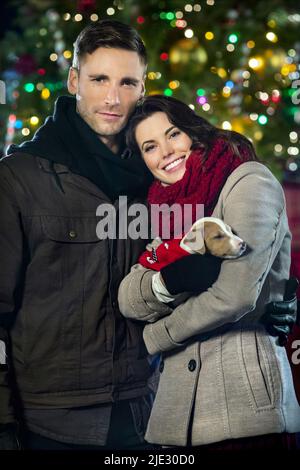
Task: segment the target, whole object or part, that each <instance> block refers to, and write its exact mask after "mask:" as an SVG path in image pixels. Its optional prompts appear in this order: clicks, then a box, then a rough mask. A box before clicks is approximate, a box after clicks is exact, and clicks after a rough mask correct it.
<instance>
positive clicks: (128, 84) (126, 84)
mask: <svg viewBox="0 0 300 470" xmlns="http://www.w3.org/2000/svg"><path fill="white" fill-rule="evenodd" d="M123 85H124V86H128V87H136V83H135V82H131V81H130V80H126V81H125V82H123Z"/></svg>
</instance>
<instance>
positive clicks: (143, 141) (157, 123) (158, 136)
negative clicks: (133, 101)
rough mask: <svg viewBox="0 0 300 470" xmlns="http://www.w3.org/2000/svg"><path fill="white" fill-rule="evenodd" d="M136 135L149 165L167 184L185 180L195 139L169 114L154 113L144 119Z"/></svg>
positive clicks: (158, 177)
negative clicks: (175, 122)
mask: <svg viewBox="0 0 300 470" xmlns="http://www.w3.org/2000/svg"><path fill="white" fill-rule="evenodd" d="M135 137H136V141H137V144H138V146H139V148H140V151H141V154H142V156H143V159H144V161H145V163H146V165H147V167H148V168H149V170H150V171H151V173H152V174H153V176H154V177H155V178H156V179H158V180H160V181H161V183H162V184H163V186H167V185H169V184H174V183H176V181H179V180H181V178H182V177H183V175H184V173H185V165H186V161H187V159H188V158H189V156H190V153H191V151H190V148H191V145H192V139H191V138H190V137H189V136H188V135H187V134H186V133H185V132H183V131H181V130H180V129H178V127H176V126H174V124H172V123H171V122H170V121H169V119H168V116H167V115H166V114H165V113H163V112H157V113H154V114H152V116H150V117H148V118H146V119H145V120H144V121H142V122H140V123H139V124H138V126H137V128H136V131H135Z"/></svg>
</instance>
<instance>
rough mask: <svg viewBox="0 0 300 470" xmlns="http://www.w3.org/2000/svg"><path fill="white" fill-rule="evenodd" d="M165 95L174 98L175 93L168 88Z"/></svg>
mask: <svg viewBox="0 0 300 470" xmlns="http://www.w3.org/2000/svg"><path fill="white" fill-rule="evenodd" d="M164 95H166V96H172V95H173V91H172V90H171V89H170V88H166V89H165V90H164Z"/></svg>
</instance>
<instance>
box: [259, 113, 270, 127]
mask: <svg viewBox="0 0 300 470" xmlns="http://www.w3.org/2000/svg"><path fill="white" fill-rule="evenodd" d="M257 120H258V122H259V124H261V125H262V126H264V125H265V124H267V122H268V118H267V116H265V115H264V114H261V115H260V116H258V119H257Z"/></svg>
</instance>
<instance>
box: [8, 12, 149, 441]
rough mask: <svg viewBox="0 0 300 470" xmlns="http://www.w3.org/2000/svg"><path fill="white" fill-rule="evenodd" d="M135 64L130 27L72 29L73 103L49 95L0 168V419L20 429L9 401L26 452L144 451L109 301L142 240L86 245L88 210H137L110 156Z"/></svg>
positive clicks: (121, 164) (142, 381) (136, 362)
mask: <svg viewBox="0 0 300 470" xmlns="http://www.w3.org/2000/svg"><path fill="white" fill-rule="evenodd" d="M146 63H147V58H146V51H145V47H144V45H143V43H142V40H141V39H140V37H139V36H138V34H137V33H136V31H135V30H133V29H132V28H131V27H130V26H127V25H124V24H121V23H118V22H114V21H102V22H99V23H98V24H93V25H91V26H88V27H87V28H85V29H84V30H83V31H82V32H81V34H80V35H79V37H78V38H77V40H76V43H75V48H74V59H73V66H72V67H71V69H70V73H69V78H68V90H69V92H70V93H71V94H72V95H75V96H76V99H75V98H72V97H62V98H59V99H58V101H57V103H56V108H55V111H54V115H53V118H49V119H48V120H47V122H46V123H45V124H44V126H43V127H41V128H40V129H39V130H38V132H37V133H36V135H35V136H34V139H33V140H32V141H30V142H25V143H24V144H23V145H21V146H20V147H14V148H13V149H11V150H10V151H9V153H11V155H10V156H9V158H6V159H4V160H3V161H2V162H1V183H0V184H1V221H2V222H1V226H2V228H1V259H2V262H3V261H4V262H3V265H2V266H5V269H3V270H2V272H1V294H0V295H1V301H0V302H1V313H2V322H1V324H2V325H3V324H5V323H6V326H7V327H9V328H10V335H9V336H10V338H11V343H10V342H9V340H8V335H7V333H5V334H4V331H5V330H4V328H2V337H1V339H2V341H3V340H4V342H5V344H6V349H7V351H6V354H7V355H8V356H9V348H10V347H11V348H12V351H13V354H12V356H13V360H12V361H11V363H9V364H8V365H5V364H3V365H2V369H3V370H2V377H1V388H0V390H1V392H0V393H1V398H0V422H1V423H3V424H6V423H12V422H14V421H15V419H16V418H17V419H20V417H19V416H15V413H16V411H15V410H16V405H17V404H16V403H12V398H14V399H15V398H16V396H17V394H20V402H21V410H19V411H21V412H22V415H23V416H22V417H21V418H22V421H23V422H25V424H26V427H25V433H24V438H25V446H26V447H28V448H49V449H52V448H53V449H55V448H72V445H73V446H76V447H77V448H78V447H79V446H93V447H99V448H101V447H102V446H105V445H106V446H108V447H115V448H129V449H131V448H140V447H143V446H144V443H143V442H144V441H143V435H144V430H145V425H146V422H147V419H148V416H149V412H150V408H151V400H152V396H151V390H150V388H149V387H148V380H149V378H150V376H151V369H150V367H149V361H148V359H147V352H146V349H145V347H144V344H143V341H142V328H141V327H140V325H138V324H135V323H134V322H128V321H126V320H124V318H123V317H122V316H121V314H120V313H119V311H118V307H117V302H116V299H117V290H118V285H119V283H120V281H121V279H122V278H123V277H124V275H125V274H126V273H127V272H128V271H129V269H130V267H131V265H132V264H133V263H134V262H135V261H136V260H137V258H138V256H139V254H140V253H141V251H142V250H143V248H144V244H145V241H143V240H122V239H118V238H117V239H115V240H113V239H106V240H99V239H98V238H97V235H96V224H97V222H98V221H99V220H98V219H97V218H96V209H97V207H98V206H99V205H101V204H104V203H105V204H108V203H111V204H114V207H115V209H116V210H118V196H119V195H126V196H127V197H128V201H129V202H128V205H130V203H131V204H132V203H134V202H137V201H138V200H140V199H141V198H143V197H144V196H145V192H146V190H147V187H148V186H149V183H150V181H151V177H150V174H148V172H147V171H146V168H145V167H144V165H143V163H142V161H141V160H140V159H139V158H136V157H135V156H133V157H132V158H130V159H126V158H124V157H126V152H125V144H124V137H123V133H122V132H121V131H122V130H123V129H124V127H125V126H126V123H127V121H128V118H129V116H130V114H131V113H132V111H133V109H134V107H135V105H136V103H137V101H138V100H139V99H140V98H142V97H143V95H144V93H145V85H144V80H145V72H146ZM5 227H6V228H5ZM15 313H17V315H15ZM2 344H3V342H2ZM6 368H7V369H8V370H6ZM10 380H11V381H12V382H16V390H14V391H13V393H11V391H10V389H11V387H8V385H9V384H8V381H10ZM6 429H7V427H6Z"/></svg>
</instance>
